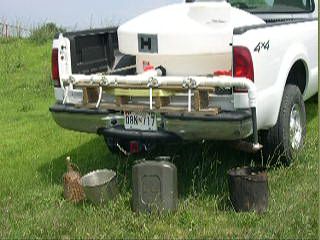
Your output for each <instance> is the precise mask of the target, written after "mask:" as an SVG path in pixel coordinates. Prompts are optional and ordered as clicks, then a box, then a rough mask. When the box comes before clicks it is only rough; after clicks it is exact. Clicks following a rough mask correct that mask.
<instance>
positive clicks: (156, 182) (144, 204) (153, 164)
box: [132, 158, 178, 213]
mask: <svg viewBox="0 0 320 240" xmlns="http://www.w3.org/2000/svg"><path fill="white" fill-rule="evenodd" d="M157 160H158V161H141V162H139V163H137V164H135V165H134V166H133V169H132V182H133V193H132V208H133V211H134V212H137V213H140V212H144V213H148V212H153V211H159V212H163V211H164V212H172V211H175V210H176V209H177V205H178V186H177V185H178V183H177V168H176V166H175V165H174V164H172V163H170V162H168V161H163V160H167V158H158V159H157Z"/></svg>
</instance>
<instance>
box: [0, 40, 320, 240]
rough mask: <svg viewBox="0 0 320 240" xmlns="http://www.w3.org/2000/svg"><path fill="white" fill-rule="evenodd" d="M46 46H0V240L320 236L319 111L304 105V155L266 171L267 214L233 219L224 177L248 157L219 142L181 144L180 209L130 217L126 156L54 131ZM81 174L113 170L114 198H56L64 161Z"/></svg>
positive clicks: (94, 139) (88, 138)
mask: <svg viewBox="0 0 320 240" xmlns="http://www.w3.org/2000/svg"><path fill="white" fill-rule="evenodd" d="M50 54H51V44H50V43H47V44H43V45H36V44H35V43H33V42H30V41H28V40H10V41H5V40H0V96H1V99H0V101H1V104H0V111H1V114H0V132H1V141H0V238H63V239H72V238H159V239H164V238H165V239H168V238H181V239H185V238H188V239H189V238H209V237H210V238H220V239H221V238H249V239H252V238H268V239H274V238H285V239H289V238H290V239H292V238H297V239H300V238H308V239H311V238H312V239H314V238H318V225H319V221H318V220H319V219H318V213H319V205H318V202H319V185H318V183H319V181H318V179H319V174H318V173H319V172H318V154H317V153H318V138H319V136H318V114H317V108H318V104H317V103H315V101H309V102H308V103H307V106H306V108H307V122H308V125H307V127H308V130H307V131H308V137H307V143H306V146H305V151H304V152H303V153H301V154H300V155H299V156H298V157H297V159H296V160H295V162H294V163H293V165H292V166H290V167H281V166H280V167H274V168H271V169H269V185H270V192H271V195H270V208H269V211H268V212H267V213H266V214H263V215H257V214H255V213H236V212H234V211H233V209H232V206H231V204H230V202H229V199H228V188H227V182H226V181H227V178H226V172H227V170H228V169H229V168H231V167H234V166H243V165H247V164H250V163H251V161H252V159H251V157H250V156H248V155H246V154H243V153H239V152H236V151H234V150H232V149H230V148H229V147H227V146H225V144H222V143H219V144H209V143H204V144H203V143H196V144H187V145H185V146H181V147H179V149H178V150H177V151H176V154H175V159H174V162H175V164H176V165H177V167H178V177H179V196H180V198H179V199H180V200H179V209H178V211H177V212H176V213H175V214H168V215H157V214H151V215H136V214H134V213H132V211H131V209H130V197H131V185H132V183H131V166H132V164H133V159H131V158H119V157H117V156H113V155H111V154H110V153H108V151H107V150H106V147H105V144H104V141H103V139H102V138H100V137H98V136H95V135H87V134H80V133H76V132H71V131H67V130H64V129H61V128H60V127H58V126H57V125H56V124H55V123H54V121H53V120H52V118H51V115H50V113H49V111H48V108H49V106H51V105H52V104H53V103H54V97H53V89H52V83H51V81H50ZM66 156H71V157H72V159H73V162H75V163H76V164H77V165H78V166H79V168H80V169H81V172H82V173H83V174H84V173H87V172H89V171H91V170H95V169H100V168H111V169H114V170H116V171H117V173H118V180H119V185H120V189H121V193H120V196H119V197H118V199H117V200H116V201H114V202H112V203H110V204H108V205H106V206H103V207H95V206H92V205H91V204H89V203H83V204H80V205H73V204H71V203H68V202H66V201H65V200H64V199H63V197H62V191H63V188H62V184H61V179H62V175H63V173H64V172H65V171H66V167H65V158H66Z"/></svg>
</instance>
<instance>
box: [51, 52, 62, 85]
mask: <svg viewBox="0 0 320 240" xmlns="http://www.w3.org/2000/svg"><path fill="white" fill-rule="evenodd" d="M58 56H59V50H58V48H53V49H52V54H51V77H52V80H53V81H54V86H55V87H60V86H61V85H60V76H59V63H58Z"/></svg>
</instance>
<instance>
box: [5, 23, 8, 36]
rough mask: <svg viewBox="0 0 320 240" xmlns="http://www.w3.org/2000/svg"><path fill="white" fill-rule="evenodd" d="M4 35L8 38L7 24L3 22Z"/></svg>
mask: <svg viewBox="0 0 320 240" xmlns="http://www.w3.org/2000/svg"><path fill="white" fill-rule="evenodd" d="M5 35H6V38H8V24H5Z"/></svg>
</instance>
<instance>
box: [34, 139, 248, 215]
mask: <svg viewBox="0 0 320 240" xmlns="http://www.w3.org/2000/svg"><path fill="white" fill-rule="evenodd" d="M159 149H160V150H159ZM168 155H170V156H172V162H173V163H174V164H175V165H176V166H177V170H178V188H179V197H180V198H188V197H209V198H217V199H219V208H221V209H226V208H229V207H230V206H229V205H230V204H229V200H228V186H227V171H228V170H229V169H230V168H232V167H236V166H244V165H249V164H250V157H249V155H246V154H244V153H241V152H238V151H235V150H232V149H231V148H230V147H229V146H228V144H227V143H223V142H219V143H217V142H204V143H200V142H196V143H194V142H193V143H182V144H176V145H170V146H166V147H164V146H159V147H158V150H156V151H155V152H154V153H153V156H168ZM67 156H71V158H72V162H73V163H75V164H76V165H77V166H78V167H79V170H80V172H81V174H86V173H88V172H90V171H93V170H96V169H104V168H108V169H113V170H115V171H116V172H117V175H118V184H119V189H120V192H121V193H123V194H126V193H128V192H131V188H132V180H131V174H132V173H131V169H132V166H133V165H134V162H135V160H138V159H141V158H144V157H146V156H136V157H124V156H118V155H112V154H111V153H109V152H108V151H107V149H106V146H105V144H104V142H103V140H102V139H101V138H98V137H97V138H95V139H93V140H91V141H90V142H88V143H85V144H83V145H81V146H79V147H78V148H76V149H73V150H71V151H70V152H67V153H66V154H64V155H62V156H60V157H58V158H55V159H52V161H51V162H48V163H46V164H44V165H43V166H41V167H40V168H39V170H38V171H39V173H40V174H41V176H42V177H43V178H44V180H45V181H46V182H47V184H48V185H54V184H58V185H60V184H62V176H63V174H64V173H65V172H66V162H65V159H66V157H67ZM146 158H147V159H152V156H148V157H146Z"/></svg>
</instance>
